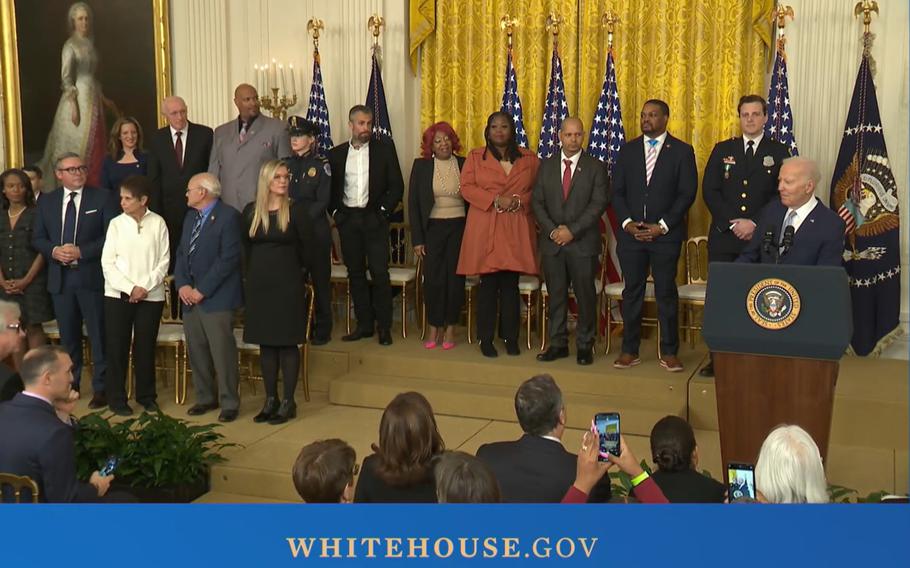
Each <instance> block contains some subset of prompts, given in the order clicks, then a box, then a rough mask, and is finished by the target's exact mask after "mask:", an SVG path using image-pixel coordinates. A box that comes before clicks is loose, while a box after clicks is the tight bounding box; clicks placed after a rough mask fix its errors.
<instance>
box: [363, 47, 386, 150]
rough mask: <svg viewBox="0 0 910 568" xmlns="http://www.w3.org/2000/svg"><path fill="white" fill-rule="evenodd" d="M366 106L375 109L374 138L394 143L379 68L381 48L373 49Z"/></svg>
mask: <svg viewBox="0 0 910 568" xmlns="http://www.w3.org/2000/svg"><path fill="white" fill-rule="evenodd" d="M366 106H368V107H370V108H371V109H373V138H375V139H376V140H382V141H383V142H392V124H391V123H390V122H389V107H388V106H387V105H386V102H385V87H383V86H382V70H381V69H380V68H379V46H374V47H373V71H372V73H370V85H369V87H367V102H366Z"/></svg>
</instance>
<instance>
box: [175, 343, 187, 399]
mask: <svg viewBox="0 0 910 568" xmlns="http://www.w3.org/2000/svg"><path fill="white" fill-rule="evenodd" d="M177 345H178V350H179V351H180V352H181V357H180V367H179V368H178V369H177V381H176V382H177V385H175V386H174V391H175V393H176V394H175V396H176V398H177V401H176V402H177V404H179V405H181V406H183V405H184V404H185V403H186V383H187V378H188V377H187V373H186V360H187V359H188V358H189V353H187V349H188V347H187V345H186V343H184V342H182V341H181V342H180V343H178V344H177Z"/></svg>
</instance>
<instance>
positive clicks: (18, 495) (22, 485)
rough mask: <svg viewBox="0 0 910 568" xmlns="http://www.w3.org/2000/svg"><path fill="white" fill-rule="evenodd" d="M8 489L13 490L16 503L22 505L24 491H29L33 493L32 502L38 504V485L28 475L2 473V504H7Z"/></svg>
mask: <svg viewBox="0 0 910 568" xmlns="http://www.w3.org/2000/svg"><path fill="white" fill-rule="evenodd" d="M6 487H11V488H12V495H13V497H15V501H14V502H15V503H22V491H23V490H24V489H27V490H28V491H29V492H30V493H31V496H32V498H31V502H32V503H37V502H38V484H37V483H35V481H34V480H33V479H32V478H31V477H28V476H26V475H13V474H12V473H0V496H3V498H0V503H6V502H7V501H6V497H5V496H6V495H7V492H6V491H5V489H6Z"/></svg>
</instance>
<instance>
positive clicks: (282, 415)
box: [269, 399, 297, 424]
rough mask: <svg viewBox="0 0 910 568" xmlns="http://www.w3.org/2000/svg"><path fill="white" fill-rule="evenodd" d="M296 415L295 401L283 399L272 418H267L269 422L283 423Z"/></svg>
mask: <svg viewBox="0 0 910 568" xmlns="http://www.w3.org/2000/svg"><path fill="white" fill-rule="evenodd" d="M296 417H297V403H296V402H294V401H293V400H288V399H284V400H283V401H281V408H279V409H278V412H276V413H275V414H274V415H272V419H271V420H269V424H284V423H285V422H287V421H288V420H290V419H291V418H296Z"/></svg>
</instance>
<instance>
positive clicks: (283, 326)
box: [241, 160, 315, 424]
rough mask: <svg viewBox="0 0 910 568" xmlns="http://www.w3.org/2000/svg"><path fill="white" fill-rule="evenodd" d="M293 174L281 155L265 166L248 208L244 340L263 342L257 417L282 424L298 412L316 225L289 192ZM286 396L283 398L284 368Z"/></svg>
mask: <svg viewBox="0 0 910 568" xmlns="http://www.w3.org/2000/svg"><path fill="white" fill-rule="evenodd" d="M290 179H291V176H290V173H289V170H288V167H287V164H285V163H284V162H283V161H281V160H270V161H268V162H266V163H265V164H263V165H262V168H261V169H260V170H259V182H258V187H257V189H256V200H255V201H253V202H252V203H250V204H248V205H247V206H246V207H245V208H244V209H243V214H242V215H241V227H242V230H241V239H242V241H243V245H244V247H243V248H244V280H245V286H244V291H245V300H246V309H245V313H244V318H245V319H244V326H243V340H244V341H245V342H246V343H253V344H257V345H259V352H260V366H261V368H262V380H263V382H264V383H265V394H266V399H265V404H264V405H263V407H262V411H261V412H259V414H257V415H256V416H255V417H254V418H253V421H254V422H269V423H270V424H282V423H284V422H287V421H288V420H289V419H291V418H294V417H295V416H296V415H297V404H296V403H295V402H294V391H295V389H296V388H297V376H298V374H299V372H300V349H299V345H300V344H302V343H304V341H306V316H307V314H306V302H305V298H304V295H305V290H304V282H303V269H304V267H305V266H308V265H309V254H308V250H309V248H310V247H312V243H313V242H314V241H313V239H314V238H315V237H314V236H313V227H312V221H310V217H309V215H308V214H307V211H306V208H305V207H302V206H301V205H300V204H296V203H292V202H291V199H290V197H289V195H288V187H289V185H290ZM279 368H280V369H281V374H282V377H283V380H284V400H283V401H282V400H281V399H279V397H278V370H279Z"/></svg>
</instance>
